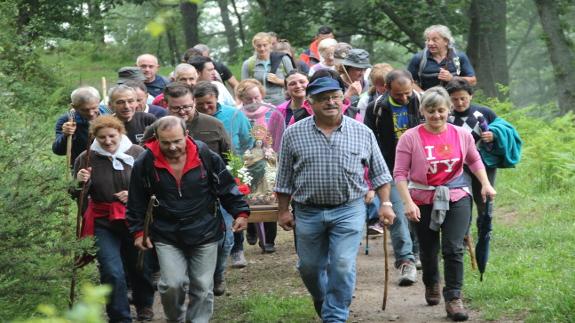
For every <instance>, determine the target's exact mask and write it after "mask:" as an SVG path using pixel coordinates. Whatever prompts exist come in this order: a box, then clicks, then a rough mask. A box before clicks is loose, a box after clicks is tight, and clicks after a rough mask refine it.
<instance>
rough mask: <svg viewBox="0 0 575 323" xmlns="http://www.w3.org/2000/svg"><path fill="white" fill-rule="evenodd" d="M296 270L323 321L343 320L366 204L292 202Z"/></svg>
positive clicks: (345, 317) (351, 285) (354, 202)
mask: <svg viewBox="0 0 575 323" xmlns="http://www.w3.org/2000/svg"><path fill="white" fill-rule="evenodd" d="M295 212H296V214H297V217H296V218H295V221H296V226H295V230H296V239H297V254H298V257H299V264H298V269H299V272H300V276H301V278H302V280H303V283H304V284H305V286H306V288H307V290H308V291H309V293H310V294H311V296H312V298H313V300H314V302H323V307H322V311H321V314H322V319H323V321H324V322H345V321H346V320H347V318H348V316H349V306H350V304H351V299H352V296H353V290H354V288H355V260H356V257H357V252H358V249H359V243H360V242H361V236H362V232H363V225H364V223H365V217H364V214H365V212H366V211H365V203H364V202H363V199H361V198H360V199H356V200H354V201H351V202H348V203H346V204H344V205H341V206H339V207H336V208H331V209H327V208H315V207H309V206H306V205H303V204H299V203H295Z"/></svg>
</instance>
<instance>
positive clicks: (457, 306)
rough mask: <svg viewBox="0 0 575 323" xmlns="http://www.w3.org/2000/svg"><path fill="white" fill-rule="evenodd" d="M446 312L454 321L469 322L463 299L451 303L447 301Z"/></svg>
mask: <svg viewBox="0 0 575 323" xmlns="http://www.w3.org/2000/svg"><path fill="white" fill-rule="evenodd" d="M445 310H446V311H447V317H449V318H450V319H452V320H454V321H467V319H468V318H469V316H468V315H467V311H466V310H465V307H463V301H461V298H454V299H452V300H450V301H449V302H447V301H446V302H445Z"/></svg>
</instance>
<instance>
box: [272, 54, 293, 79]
mask: <svg viewBox="0 0 575 323" xmlns="http://www.w3.org/2000/svg"><path fill="white" fill-rule="evenodd" d="M286 55H287V57H289V59H290V60H291V64H292V66H293V68H295V67H296V65H295V62H294V60H293V58H292V57H291V56H289V55H288V54H286V53H281V52H272V53H271V54H270V73H274V74H275V73H276V72H277V70H278V68H279V67H280V65H281V67H282V68H283V70H284V74H287V70H286V67H285V66H284V65H283V64H282V61H283V58H284V56H286Z"/></svg>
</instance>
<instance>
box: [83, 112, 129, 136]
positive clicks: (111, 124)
mask: <svg viewBox="0 0 575 323" xmlns="http://www.w3.org/2000/svg"><path fill="white" fill-rule="evenodd" d="M104 128H112V129H116V130H118V131H119V132H120V133H121V134H125V133H126V127H124V123H123V122H122V121H120V119H118V118H116V117H114V116H112V115H104V116H99V117H97V118H96V119H94V121H92V123H90V134H91V135H92V136H94V137H95V136H96V135H97V134H98V131H100V130H102V129H104Z"/></svg>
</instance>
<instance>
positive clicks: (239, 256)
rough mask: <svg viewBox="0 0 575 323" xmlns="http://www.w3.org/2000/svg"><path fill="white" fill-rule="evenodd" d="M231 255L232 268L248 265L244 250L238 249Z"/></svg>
mask: <svg viewBox="0 0 575 323" xmlns="http://www.w3.org/2000/svg"><path fill="white" fill-rule="evenodd" d="M231 256H232V268H244V267H245V266H247V265H248V262H247V261H246V257H244V251H243V250H240V251H237V252H234V253H232V254H231Z"/></svg>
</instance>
